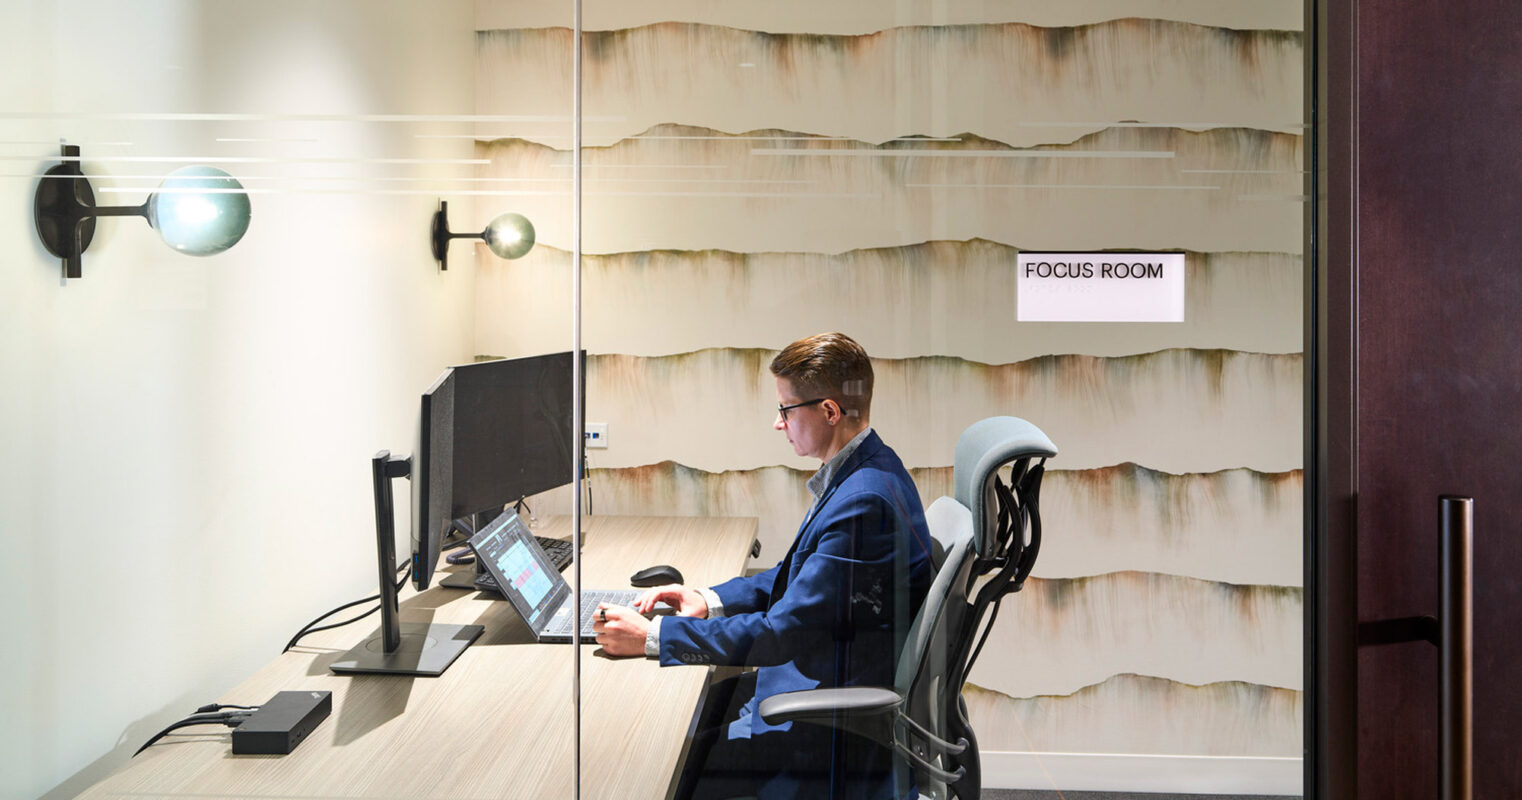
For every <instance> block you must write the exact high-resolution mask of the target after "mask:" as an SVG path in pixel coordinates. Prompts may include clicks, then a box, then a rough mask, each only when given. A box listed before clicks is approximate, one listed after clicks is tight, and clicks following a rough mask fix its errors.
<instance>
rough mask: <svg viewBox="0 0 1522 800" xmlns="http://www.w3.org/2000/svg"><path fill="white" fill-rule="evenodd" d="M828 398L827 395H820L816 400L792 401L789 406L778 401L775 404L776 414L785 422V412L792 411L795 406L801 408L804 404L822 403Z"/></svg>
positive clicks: (814, 404) (815, 404)
mask: <svg viewBox="0 0 1522 800" xmlns="http://www.w3.org/2000/svg"><path fill="white" fill-rule="evenodd" d="M828 399H830V398H828V397H821V398H819V399H817V400H805V401H803V402H802V403H794V404H792V405H790V406H784V405H782V404H780V403H779V404H778V405H777V415H778V416H780V417H782V421H783V422H787V412H789V411H792V410H793V409H795V408H803V407H804V406H817V405H819V404H820V403H823V402H824V401H826V400H828Z"/></svg>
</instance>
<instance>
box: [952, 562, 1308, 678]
mask: <svg viewBox="0 0 1522 800" xmlns="http://www.w3.org/2000/svg"><path fill="white" fill-rule="evenodd" d="M1303 613H1304V612H1303V608H1302V606H1301V591H1300V590H1299V589H1297V588H1293V587H1281V586H1239V585H1236V584H1229V583H1216V582H1214V581H1205V580H1200V579H1198V578H1188V577H1182V576H1178V575H1159V574H1157V573H1151V572H1112V573H1108V574H1106V575H1096V576H1093V577H1088V578H1060V579H1056V580H1048V579H1043V578H1031V579H1029V580H1027V581H1026V583H1025V588H1024V589H1023V590H1021V591H1020V592H1019V593H1017V594H1013V595H1010V596H1008V597H1006V598H1005V599H1004V603H1003V605H1002V606H1000V609H999V621H998V624H997V625H996V626H995V627H994V630H993V633H992V634H991V635H990V636H989V638H988V644H987V646H986V647H985V648H984V654H983V656H982V657H980V658H979V660H978V662H977V664H976V665H975V666H974V667H973V672H972V674H971V675H970V676H969V678H968V680H969V681H971V682H972V683H975V684H977V685H979V686H982V687H984V688H987V689H994V690H997V691H999V692H1002V693H1004V694H1008V695H1013V696H1016V697H1032V696H1035V695H1043V694H1072V693H1073V692H1076V691H1078V690H1079V689H1082V688H1083V687H1084V686H1087V685H1089V684H1094V683H1099V682H1101V681H1103V680H1104V679H1105V678H1108V677H1109V676H1111V675H1115V674H1119V673H1122V672H1134V673H1139V674H1144V675H1152V676H1156V677H1161V678H1168V679H1170V680H1175V681H1179V682H1182V683H1189V684H1206V683H1213V682H1216V681H1230V680H1241V681H1247V682H1250V683H1259V684H1264V685H1267V686H1278V687H1281V688H1286V689H1299V688H1301V672H1302V669H1303V664H1302V662H1301V657H1300V643H1301V637H1302V635H1301V616H1302V614H1303Z"/></svg>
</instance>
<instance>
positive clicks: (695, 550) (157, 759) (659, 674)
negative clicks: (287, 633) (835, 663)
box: [80, 516, 756, 800]
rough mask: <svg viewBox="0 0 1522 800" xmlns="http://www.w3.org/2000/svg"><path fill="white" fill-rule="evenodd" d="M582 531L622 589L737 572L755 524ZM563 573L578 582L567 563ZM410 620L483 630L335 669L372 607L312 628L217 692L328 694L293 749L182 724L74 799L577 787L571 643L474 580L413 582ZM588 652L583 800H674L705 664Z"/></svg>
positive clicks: (703, 522)
mask: <svg viewBox="0 0 1522 800" xmlns="http://www.w3.org/2000/svg"><path fill="white" fill-rule="evenodd" d="M542 522H543V524H542V525H541V526H540V527H538V528H535V529H534V532H535V533H536V534H538V535H540V536H549V537H558V538H569V537H570V520H569V519H568V518H555V519H545V520H543V521H542ZM582 530H583V534H582V536H583V542H584V544H583V548H582V587H583V588H584V589H600V588H601V589H612V588H623V587H627V586H628V585H629V584H628V581H629V575H630V574H631V573H633V572H634V571H635V570H636V569H638V568H641V567H646V566H649V565H651V564H661V563H665V564H672V565H675V566H676V567H677V568H679V569H680V570H682V572H683V574H684V577H685V578H686V580H687V583H689V584H692V585H711V584H714V583H718V582H720V581H723V580H725V579H727V578H730V577H733V576H735V575H738V574H740V572H741V570H742V569H743V568H744V564H745V557H746V555H747V553H748V552H749V550H750V546H751V542H752V540H753V539H754V537H755V534H756V521H755V520H754V519H712V518H702V517H610V516H592V517H584V518H583V526H582ZM356 555H358V554H356ZM565 574H566V576H567V580H568V581H569V580H570V568H567V570H566V573H565ZM436 577H437V576H436ZM435 582H436V581H435ZM493 597H494V596H493ZM318 610H319V609H314V612H315V611H318ZM401 616H402V620H403V621H406V622H425V621H438V622H450V623H474V624H479V625H483V626H484V627H485V628H486V632H485V633H484V634H483V635H482V636H481V638H480V639H478V640H477V641H476V643H475V644H474V645H472V646H471V647H470V648H469V649H467V650H466V651H465V653H464V654H463V655H461V656H460V659H459V660H458V661H456V662H455V663H454V665H453V666H451V667H450V668H449V670H448V671H447V672H445V673H444V675H443V676H441V677H438V678H410V677H400V676H389V675H387V676H357V677H341V676H338V675H334V674H332V673H330V672H329V671H328V664H329V663H331V662H332V661H333V660H334V659H335V658H337V656H338V655H339V654H340V653H341V652H343V651H344V650H345V649H347V648H349V647H351V646H352V645H354V644H355V643H357V642H358V641H360V640H361V639H362V638H363V637H365V636H367V635H369V634H370V633H371V632H372V631H373V629H374V628H375V626H376V625H377V623H376V622H375V621H374V619H375V618H367V619H365V620H363V621H361V622H358V623H355V624H353V625H350V626H348V627H346V628H340V629H337V630H332V631H324V632H321V633H318V634H314V635H311V636H309V637H307V638H306V639H305V640H303V642H302V644H301V645H298V646H297V648H295V649H293V650H291V651H290V652H288V653H285V654H283V655H280V656H279V657H278V658H276V659H275V660H274V661H272V662H270V663H269V664H268V665H266V666H265V667H264V668H263V669H261V670H259V672H258V673H257V674H255V675H254V676H253V677H251V678H249V679H248V680H246V681H244V682H243V683H241V684H239V685H238V686H237V687H235V688H233V689H231V690H229V691H228V692H227V693H226V694H225V695H224V696H223V697H222V698H221V702H226V703H238V704H244V705H255V704H258V703H260V702H262V701H264V700H267V699H269V698H270V697H271V696H272V695H274V694H275V693H276V692H279V691H284V690H293V689H319V690H321V689H326V690H329V691H332V692H333V713H332V716H330V717H329V718H328V719H326V720H324V721H323V723H322V724H321V725H320V726H319V727H318V728H317V729H316V730H315V731H314V732H313V733H312V735H311V737H309V738H308V739H307V740H306V741H305V742H303V743H302V744H301V746H300V747H298V748H297V749H296V751H295V752H293V753H291V754H289V755H285V756H235V755H233V754H232V751H231V747H230V744H229V741H230V738H229V731H228V730H227V729H226V728H220V727H203V728H186V729H182V730H181V731H177V732H176V733H175V734H170V735H169V736H167V737H165V738H164V739H161V740H160V741H159V743H158V744H156V745H154V746H153V747H150V748H148V749H147V750H146V751H144V752H143V754H142V755H140V756H138V757H136V758H134V759H132V761H130V762H129V763H128V764H127V765H126V766H124V767H123V768H122V769H120V770H118V771H117V772H116V773H114V774H113V775H111V776H110V777H108V778H106V779H105V780H103V781H101V782H100V783H98V784H96V785H94V786H92V787H91V788H90V789H88V790H86V791H85V792H84V793H83V794H81V795H80V796H81V797H84V798H111V797H133V798H144V797H165V798H195V797H199V798H229V797H252V798H266V797H267V798H286V799H288V800H290V799H294V798H303V799H306V798H398V799H400V798H407V799H408V800H412V799H413V798H512V799H513V800H519V798H530V799H532V798H568V797H570V796H571V794H572V781H573V780H574V772H573V767H572V765H573V753H574V748H575V742H574V740H573V739H574V737H573V722H572V720H573V714H574V707H573V704H572V690H571V687H572V680H571V675H572V659H573V658H574V657H576V655H577V654H576V652H575V651H576V650H577V649H578V648H573V647H571V646H569V645H564V644H561V645H554V644H537V643H535V642H534V641H533V637H532V636H531V634H530V633H529V631H528V628H527V627H526V626H525V625H524V624H523V622H522V621H521V619H520V618H519V617H518V616H517V614H516V613H515V612H514V611H513V610H512V608H510V607H509V606H508V604H507V603H506V602H505V601H501V600H492V599H489V597H488V596H487V595H483V594H481V593H478V592H473V591H464V590H458V589H447V588H442V587H437V586H435V587H434V588H431V589H429V590H428V591H426V592H423V593H421V594H412V593H410V592H409V593H404V595H403V601H402V615H401ZM579 649H580V651H581V652H580V654H579V655H580V658H581V680H582V685H581V714H582V717H581V718H582V741H581V791H582V797H584V798H593V799H600V798H638V799H641V800H643V799H644V798H651V799H652V800H653V799H654V798H661V797H665V796H666V795H667V792H668V790H669V787H670V783H671V780H672V777H673V775H674V774H675V772H676V770H677V768H678V766H679V760H680V758H681V753H682V747H683V743H684V741H685V738H686V736H687V734H688V727H689V724H690V723H691V720H692V713H693V709H694V707H695V706H696V704H697V702H698V699H699V697H700V696H701V693H702V691H703V687H704V683H705V679H706V675H707V671H706V670H704V669H699V668H689V667H672V668H665V669H662V668H660V667H659V666H658V665H657V664H656V663H655V662H654V661H651V660H647V659H639V658H635V659H610V658H607V657H606V656H604V655H603V654H602V651H601V650H600V649H599V648H598V647H597V645H596V643H595V642H593V643H591V644H588V645H584V646H582V647H581V648H579ZM186 711H187V713H189V709H187V710H186ZM180 733H188V735H183V736H182V735H178V734H180Z"/></svg>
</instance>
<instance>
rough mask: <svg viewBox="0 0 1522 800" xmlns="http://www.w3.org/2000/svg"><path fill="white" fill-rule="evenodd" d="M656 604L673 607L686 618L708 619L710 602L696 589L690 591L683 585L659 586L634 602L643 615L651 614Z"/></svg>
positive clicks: (635, 607)
mask: <svg viewBox="0 0 1522 800" xmlns="http://www.w3.org/2000/svg"><path fill="white" fill-rule="evenodd" d="M656 603H665V604H666V605H669V606H672V607H673V608H675V609H676V613H677V614H679V615H681V616H684V617H697V618H698V619H708V601H707V600H704V599H703V595H701V594H699V593H698V591H697V590H696V589H689V588H687V587H686V586H682V585H681V584H677V583H672V584H668V585H666V586H657V587H655V588H654V589H651V590H650V591H648V592H645V593H644V594H642V595H640V596H639V599H638V600H635V601H634V610H635V611H638V612H639V613H641V614H649V613H650V612H651V611H652V610H653V609H654V608H655V604H656Z"/></svg>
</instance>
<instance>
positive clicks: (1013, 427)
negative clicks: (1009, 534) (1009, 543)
mask: <svg viewBox="0 0 1522 800" xmlns="http://www.w3.org/2000/svg"><path fill="white" fill-rule="evenodd" d="M1055 455H1057V445H1055V444H1052V440H1051V439H1049V438H1047V435H1046V434H1045V433H1042V432H1041V429H1040V428H1038V427H1036V426H1035V425H1032V424H1031V423H1029V422H1026V421H1025V420H1023V419H1020V418H1019V417H989V418H988V419H983V420H978V421H977V422H974V423H973V424H972V425H969V426H968V427H967V430H965V431H962V435H961V436H960V437H959V438H958V439H957V451H956V463H955V465H954V467H953V470H952V477H951V482H952V490H953V492H954V494H955V497H956V499H957V501H958V502H960V503H961V504H962V505H964V506H966V507H967V508H968V509H969V510H970V511H972V519H973V524H974V525H975V526H976V528H977V535H976V537H975V540H974V546H975V548H976V549H977V551H978V553H979V554H983V553H986V552H987V551H988V548H989V547H990V546H991V543H990V542H988V541H986V540H987V538H988V537H989V536H992V535H993V533H994V531H993V528H994V527H995V526H994V524H993V523H994V518H993V516H992V515H993V514H994V513H995V512H996V508H995V507H993V506H991V505H990V501H991V498H992V492H991V491H990V490H989V487H990V486H991V485H992V483H993V477H994V474H995V473H996V472H998V470H999V468H1000V467H1002V466H1004V465H1005V464H1008V463H1010V462H1011V461H1015V460H1017V459H1021V458H1030V457H1037V458H1051V457H1052V456H1055Z"/></svg>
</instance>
